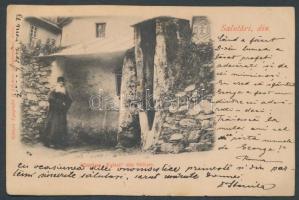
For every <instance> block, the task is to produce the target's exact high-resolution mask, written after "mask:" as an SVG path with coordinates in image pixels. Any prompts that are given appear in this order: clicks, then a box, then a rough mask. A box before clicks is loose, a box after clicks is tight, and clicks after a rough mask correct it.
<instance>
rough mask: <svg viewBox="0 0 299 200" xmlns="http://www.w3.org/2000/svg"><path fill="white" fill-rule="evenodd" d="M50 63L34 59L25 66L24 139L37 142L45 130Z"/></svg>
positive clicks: (23, 83)
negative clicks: (41, 132)
mask: <svg viewBox="0 0 299 200" xmlns="http://www.w3.org/2000/svg"><path fill="white" fill-rule="evenodd" d="M50 73H51V69H50V65H49V64H48V63H42V62H37V61H33V62H31V63H27V64H25V65H24V66H23V77H22V131H21V133H22V135H21V138H22V141H23V142H25V143H30V144H32V143H36V142H38V141H39V136H40V131H42V130H43V127H44V123H45V119H46V117H47V109H48V93H49V92H50V84H49V82H48V80H49V79H48V78H49V76H50Z"/></svg>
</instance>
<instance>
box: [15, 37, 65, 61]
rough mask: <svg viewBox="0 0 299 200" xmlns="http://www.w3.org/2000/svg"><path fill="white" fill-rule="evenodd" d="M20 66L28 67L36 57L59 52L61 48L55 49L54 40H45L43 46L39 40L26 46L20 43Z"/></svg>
mask: <svg viewBox="0 0 299 200" xmlns="http://www.w3.org/2000/svg"><path fill="white" fill-rule="evenodd" d="M20 46H21V48H20V49H21V64H22V65H28V64H30V63H32V62H34V61H36V58H37V57H38V56H45V55H49V54H53V53H55V52H57V51H59V50H61V49H62V48H61V47H56V45H55V40H50V39H49V38H48V39H47V41H46V43H45V44H42V42H41V40H37V42H36V43H35V44H34V45H26V44H23V43H21V44H20Z"/></svg>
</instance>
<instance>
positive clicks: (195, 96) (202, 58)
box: [120, 16, 214, 153]
mask: <svg viewBox="0 0 299 200" xmlns="http://www.w3.org/2000/svg"><path fill="white" fill-rule="evenodd" d="M134 29H135V49H134V50H135V51H134V53H135V56H132V55H131V54H132V52H131V51H130V52H129V53H128V55H127V56H126V58H127V59H125V60H124V68H123V80H122V88H121V89H122V91H121V93H130V95H129V96H128V95H125V97H122V98H125V99H122V100H121V101H122V102H127V103H123V104H122V109H121V110H120V116H121V117H120V124H121V126H122V129H130V128H131V130H133V129H134V131H133V132H132V133H133V134H134V133H135V134H137V133H138V129H139V127H138V126H134V127H135V128H132V127H133V126H132V124H135V123H136V121H134V120H129V121H128V119H127V118H126V117H125V116H128V115H129V116H131V118H130V119H133V118H134V119H138V121H139V124H140V129H141V145H142V149H143V150H145V151H153V152H164V153H179V152H186V151H203V150H209V149H211V148H212V147H213V143H214V129H213V127H214V125H213V124H214V120H213V110H212V105H211V101H212V97H213V92H214V85H213V80H214V68H213V45H212V42H211V40H210V27H209V21H208V19H207V18H206V17H201V16H198V17H193V19H192V28H191V27H190V24H189V21H188V20H185V19H178V18H172V17H158V18H153V19H150V20H146V21H143V22H140V23H138V24H135V25H134ZM128 66H129V67H128ZM138 98H139V100H140V101H139V103H137V104H134V109H132V105H133V104H132V102H136V99H138ZM122 113H126V114H122ZM129 113H130V114H129ZM133 116H134V117H133ZM126 127H127V128H126ZM120 137H121V138H122V141H120V143H123V144H124V145H125V146H128V144H130V145H129V146H132V145H134V143H135V141H136V140H134V139H133V138H136V136H133V135H130V137H126V135H125V134H122V133H120Z"/></svg>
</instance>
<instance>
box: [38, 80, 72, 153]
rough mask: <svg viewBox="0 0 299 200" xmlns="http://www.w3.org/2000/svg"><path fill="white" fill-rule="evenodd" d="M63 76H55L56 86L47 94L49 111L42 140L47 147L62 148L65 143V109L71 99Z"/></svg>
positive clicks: (69, 104) (68, 106)
mask: <svg viewBox="0 0 299 200" xmlns="http://www.w3.org/2000/svg"><path fill="white" fill-rule="evenodd" d="M64 85H65V81H64V78H63V77H58V78H57V86H56V87H55V88H54V89H53V90H52V91H51V92H50V94H49V112H48V117H47V120H46V127H45V131H44V133H43V134H42V142H43V143H44V145H45V146H47V147H53V148H64V147H66V145H67V141H66V136H67V119H66V116H67V111H68V109H69V108H70V106H71V103H72V100H71V98H70V96H69V95H68V92H67V91H66V89H65V86H64Z"/></svg>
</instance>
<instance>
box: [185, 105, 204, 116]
mask: <svg viewBox="0 0 299 200" xmlns="http://www.w3.org/2000/svg"><path fill="white" fill-rule="evenodd" d="M201 111H202V109H201V106H200V104H196V105H195V106H194V107H193V108H191V109H190V110H189V111H188V113H187V114H188V115H198V114H199V113H200V112H201Z"/></svg>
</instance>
